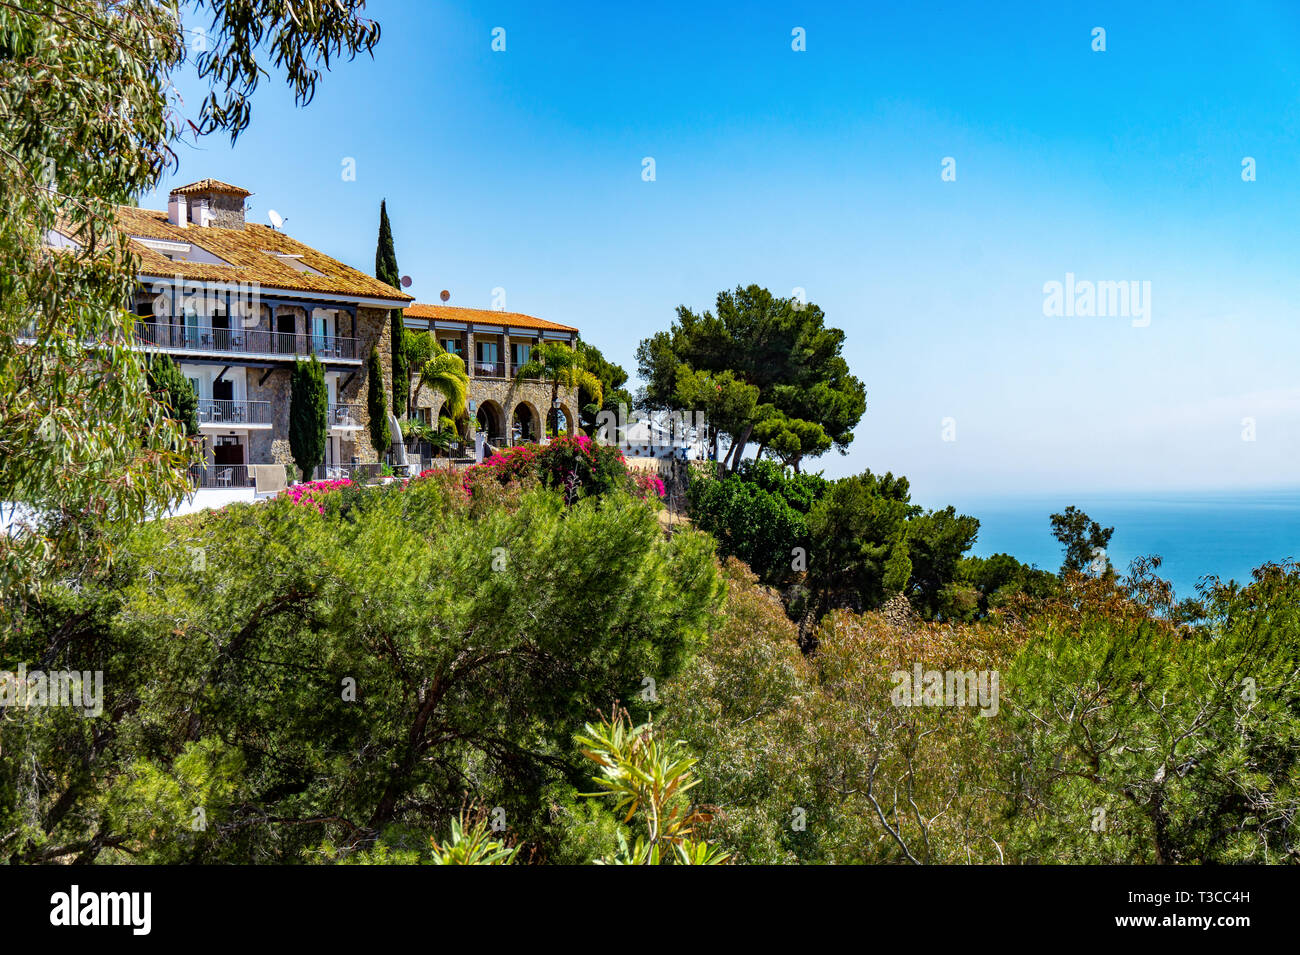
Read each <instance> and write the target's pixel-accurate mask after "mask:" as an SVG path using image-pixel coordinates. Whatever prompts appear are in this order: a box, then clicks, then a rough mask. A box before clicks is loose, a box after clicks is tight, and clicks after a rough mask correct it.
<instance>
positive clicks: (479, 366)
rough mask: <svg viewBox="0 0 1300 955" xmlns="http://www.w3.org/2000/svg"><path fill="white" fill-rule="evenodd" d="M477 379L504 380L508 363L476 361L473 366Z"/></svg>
mask: <svg viewBox="0 0 1300 955" xmlns="http://www.w3.org/2000/svg"><path fill="white" fill-rule="evenodd" d="M473 375H474V377H475V378H504V377H505V376H506V363H505V362H503V361H476V362H474V366H473Z"/></svg>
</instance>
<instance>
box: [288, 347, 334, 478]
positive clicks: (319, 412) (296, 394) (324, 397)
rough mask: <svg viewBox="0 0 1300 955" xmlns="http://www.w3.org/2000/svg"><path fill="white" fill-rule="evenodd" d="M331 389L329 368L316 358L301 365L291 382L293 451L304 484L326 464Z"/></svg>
mask: <svg viewBox="0 0 1300 955" xmlns="http://www.w3.org/2000/svg"><path fill="white" fill-rule="evenodd" d="M328 416H329V389H328V388H326V387H325V366H324V365H322V364H321V363H320V362H319V361H317V360H316V356H315V355H312V356H311V360H310V361H298V362H296V363H295V364H294V366H293V374H292V376H291V377H290V379H289V451H290V453H291V454H293V463H294V464H295V465H297V467H298V470H299V471H300V472H301V473H302V479H303V480H304V481H306V480H308V479H310V477H311V472H312V471H313V470H315V469H316V467H317V466H318V465H320V464H321V463H322V462H323V461H324V460H325V442H326V441H327V440H328V439H329V423H328V421H327V418H328Z"/></svg>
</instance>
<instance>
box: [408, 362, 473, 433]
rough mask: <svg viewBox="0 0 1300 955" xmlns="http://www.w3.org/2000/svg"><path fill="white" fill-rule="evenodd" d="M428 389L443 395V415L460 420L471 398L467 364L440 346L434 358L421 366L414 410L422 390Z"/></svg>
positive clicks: (414, 399)
mask: <svg viewBox="0 0 1300 955" xmlns="http://www.w3.org/2000/svg"><path fill="white" fill-rule="evenodd" d="M426 387H427V388H428V389H429V390H430V391H433V392H435V393H436V394H440V395H442V397H443V399H444V400H443V405H442V411H441V412H440V414H441V415H443V416H446V417H448V418H459V417H461V416H462V415H463V414H464V413H465V402H466V399H468V397H469V375H468V374H467V373H466V372H465V362H463V361H462V360H461V358H460V356H459V355H453V354H452V353H451V352H448V351H443V350H442V347H441V346H439V347H438V350H437V352H435V353H434V355H433V357H431V358H429V359H428V360H427V361H426V362H425V363H424V364H423V365H421V366H420V373H419V377H418V378H417V379H416V383H415V394H414V396H412V399H411V407H412V408H414V407H416V404H417V402H419V400H420V390H421V389H422V388H426Z"/></svg>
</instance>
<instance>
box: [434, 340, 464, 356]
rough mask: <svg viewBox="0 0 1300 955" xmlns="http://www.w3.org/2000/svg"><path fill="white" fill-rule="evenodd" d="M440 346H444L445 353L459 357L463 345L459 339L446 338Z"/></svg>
mask: <svg viewBox="0 0 1300 955" xmlns="http://www.w3.org/2000/svg"><path fill="white" fill-rule="evenodd" d="M438 344H439V345H441V346H442V350H443V351H445V352H449V353H450V354H452V355H459V354H460V353H461V343H460V339H459V338H444V339H441V340H440V341H439V342H438Z"/></svg>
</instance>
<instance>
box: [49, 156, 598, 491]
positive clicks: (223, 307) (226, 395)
mask: <svg viewBox="0 0 1300 955" xmlns="http://www.w3.org/2000/svg"><path fill="white" fill-rule="evenodd" d="M249 195H251V193H250V192H249V191H248V190H246V189H243V188H241V187H239V186H235V185H231V184H230V183H226V182H221V181H219V180H216V179H203V180H200V181H198V182H194V183H190V184H189V185H186V186H181V187H180V188H178V189H175V190H173V191H172V193H171V195H170V197H169V199H168V203H167V210H166V211H165V212H163V211H154V210H148V209H140V208H136V207H134V206H119V207H118V209H117V223H118V227H119V228H120V229H122V230H124V231H125V232H126V233H127V234H128V235H129V236H130V238H131V241H132V245H133V247H134V250H135V251H136V252H137V253H138V255H139V258H140V263H141V264H140V272H139V278H140V283H139V287H138V290H137V293H136V295H135V298H134V301H133V302H132V303H131V305H132V311H133V312H134V313H135V315H136V323H135V335H134V341H135V344H136V345H137V346H139V347H141V348H144V349H148V350H150V351H155V352H162V353H166V354H169V355H171V356H172V359H173V360H174V361H175V362H176V363H177V365H178V367H179V368H180V370H181V372H182V373H183V374H184V375H185V377H186V378H188V379H189V381H190V384H191V385H192V386H193V388H194V391H195V394H196V395H197V396H198V399H199V403H198V418H199V428H200V431H201V433H202V437H203V443H204V458H205V464H204V465H203V466H202V467H200V468H198V469H196V471H195V474H194V478H195V481H196V483H197V484H198V485H199V486H202V487H252V486H254V485H255V484H258V485H260V484H262V482H263V478H265V481H266V484H267V485H268V486H270V487H274V486H277V485H278V486H283V485H282V482H283V474H284V465H286V464H291V463H292V461H293V457H292V454H291V452H290V449H289V392H290V385H289V381H290V376H291V372H292V370H293V367H294V364H295V362H296V361H298V360H299V359H302V358H305V357H307V356H309V355H315V356H316V357H317V359H319V361H320V362H321V363H322V364H323V365H324V368H325V381H326V386H327V388H328V392H329V406H328V425H329V440H328V443H327V447H326V452H325V461H324V462H323V464H322V466H321V475H320V476H322V477H324V476H326V475H329V474H332V473H336V472H337V471H339V470H344V469H348V468H352V467H356V466H366V465H369V466H371V467H377V466H378V464H379V463H380V461H381V458H380V456H379V455H377V454H376V453H375V449H374V448H373V446H372V445H371V442H370V438H369V431H368V429H369V414H368V411H367V408H366V400H365V399H366V393H367V386H368V372H367V359H368V358H369V355H370V350H371V347H372V346H376V347H377V348H378V352H379V356H380V363H381V365H382V369H383V374H384V378H385V384H384V391H385V394H387V395H391V375H392V331H391V322H390V319H389V316H390V312H391V310H393V309H407V310H406V312H405V316H406V327H408V328H411V329H419V330H428V331H431V332H433V333H434V334H435V336H436V337H437V339H438V340H439V341H440V343H441V344H442V345H443V346H444V347H445V348H447V349H448V350H449V351H454V352H455V353H456V354H459V355H461V356H462V357H466V356H472V359H471V360H468V361H467V362H466V365H467V371H468V372H469V374H470V390H469V398H470V412H471V414H474V415H476V417H477V420H478V423H479V428H480V429H481V430H483V431H484V432H486V436H487V439H488V441H489V442H491V443H494V444H500V443H511V442H513V441H515V440H521V439H526V438H535V437H536V436H537V435H538V434H539V429H540V423H541V422H542V421H543V420H544V419H543V415H547V414H549V415H551V417H550V420H551V421H552V422H553V423H552V427H554V426H555V423H558V425H559V429H560V431H561V432H563V431H565V430H568V429H570V428H572V427H573V425H574V423H575V422H576V420H577V419H576V416H575V411H576V410H577V408H578V401H577V394H576V389H565V388H561V389H560V395H559V400H557V401H556V402H555V407H554V408H552V401H551V385H550V384H549V383H546V382H539V381H521V382H518V383H516V382H515V381H514V379H513V373H514V370H515V369H517V368H518V367H519V366H520V365H522V364H523V363H524V362H526V361H527V360H528V356H529V352H530V350H531V348H532V347H533V346H534V345H535V344H536V343H537V342H539V341H544V340H546V341H563V342H566V343H568V344H570V345H572V344H573V343H574V342H575V341H576V338H577V335H578V330H577V329H576V328H571V327H569V326H565V325H558V324H555V323H553V322H547V321H543V320H541V319H536V318H531V317H529V316H526V315H519V314H515V313H510V312H498V311H485V310H479V309H468V308H451V307H448V306H445V305H439V306H430V305H414V306H412V305H411V301H412V299H411V296H409V295H407V294H405V293H404V292H402V291H400V290H399V289H396V288H393V287H392V286H390V285H388V284H386V283H384V282H382V281H380V280H379V279H376V278H373V277H371V276H369V275H366V274H365V273H363V272H359V271H357V270H356V269H353V268H351V267H350V266H347V265H344V264H343V263H342V262H339V261H337V260H336V259H333V258H330V257H329V256H327V255H325V254H324V253H321V252H318V251H317V250H315V249H313V248H311V247H310V246H307V245H304V244H303V243H301V242H298V241H296V240H294V239H292V238H291V237H289V236H288V235H286V234H285V233H284V232H283V231H280V230H279V229H277V228H274V227H271V226H266V225H259V224H256V223H252V222H248V221H246V219H245V199H246V198H247V197H248V196H249ZM48 238H49V244H50V245H51V246H54V247H59V246H65V247H66V246H75V245H76V241H75V237H74V236H72V235H68V234H63V233H59V232H55V233H52V234H51V235H50V236H49V237H48ZM408 306H409V307H408ZM411 371H412V374H415V373H416V372H417V371H418V369H412V370H411ZM441 401H442V398H441V396H438V395H430V394H428V393H427V389H426V390H425V392H422V393H421V396H420V407H419V408H418V409H416V410H415V412H414V414H416V415H419V416H420V417H421V418H423V419H424V420H425V421H429V422H436V421H437V413H438V409H439V406H440V404H441Z"/></svg>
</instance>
